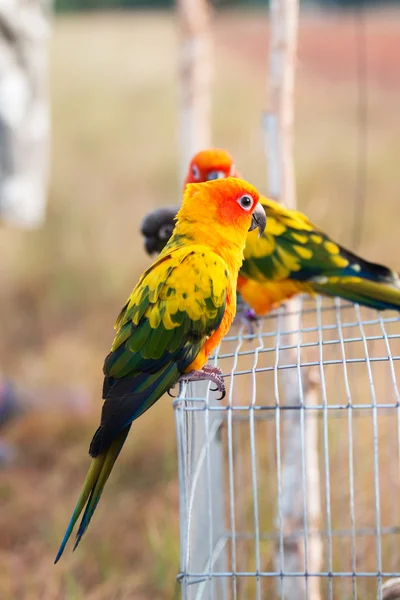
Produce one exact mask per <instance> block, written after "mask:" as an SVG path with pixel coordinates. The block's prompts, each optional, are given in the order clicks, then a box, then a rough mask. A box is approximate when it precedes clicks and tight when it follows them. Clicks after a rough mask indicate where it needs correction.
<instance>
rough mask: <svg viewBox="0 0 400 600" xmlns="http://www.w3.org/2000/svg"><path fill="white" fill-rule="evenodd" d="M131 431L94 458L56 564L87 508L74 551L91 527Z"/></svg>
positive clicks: (127, 429) (116, 439)
mask: <svg viewBox="0 0 400 600" xmlns="http://www.w3.org/2000/svg"><path fill="white" fill-rule="evenodd" d="M129 430H130V426H129V427H126V428H125V429H124V430H123V431H121V433H120V434H119V435H118V437H117V438H115V440H114V441H113V442H112V444H111V445H110V446H109V448H108V449H107V450H106V451H105V452H104V453H103V454H99V456H96V458H93V460H92V463H91V465H90V467H89V471H88V473H87V475H86V479H85V482H84V484H83V488H82V491H81V493H80V496H79V499H78V502H77V504H76V506H75V509H74V512H73V513H72V517H71V520H70V522H69V524H68V527H67V530H66V532H65V535H64V538H63V540H62V542H61V546H60V549H59V551H58V552H57V556H56V558H55V561H54V563H57V562H58V561H59V560H60V558H61V556H62V553H63V552H64V549H65V546H66V545H67V542H68V540H69V538H70V536H71V533H72V530H73V528H74V526H75V523H76V522H77V520H78V519H79V516H80V514H81V512H82V511H83V509H84V508H85V506H86V508H85V512H84V514H83V517H82V521H81V523H80V525H79V529H78V533H77V536H76V542H75V546H74V550H75V548H76V547H77V545H78V544H79V542H80V540H81V538H82V536H83V534H84V533H85V531H86V529H87V527H88V525H89V522H90V519H91V518H92V516H93V513H94V511H95V510H96V506H97V504H98V502H99V500H100V496H101V494H102V491H103V489H104V486H105V484H106V482H107V479H108V477H109V475H110V473H111V471H112V468H113V466H114V463H115V461H116V460H117V458H118V455H119V453H120V451H121V449H122V446H123V445H124V443H125V440H126V437H127V435H128V433H129Z"/></svg>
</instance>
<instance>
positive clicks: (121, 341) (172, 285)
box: [56, 246, 228, 562]
mask: <svg viewBox="0 0 400 600" xmlns="http://www.w3.org/2000/svg"><path fill="white" fill-rule="evenodd" d="M216 282H218V285H217V284H216ZM227 289H228V273H227V270H226V265H225V263H224V262H223V261H222V259H221V258H220V257H219V256H217V255H216V254H214V253H212V252H210V250H209V249H208V248H206V247H201V246H192V247H189V248H180V249H177V250H174V251H173V252H170V253H168V249H167V250H166V251H164V252H163V254H162V255H161V256H160V257H159V259H158V260H157V261H156V262H155V263H154V264H153V265H152V267H150V269H148V270H147V271H146V272H145V273H144V275H143V276H142V277H141V279H140V281H139V283H138V285H137V286H136V287H135V289H134V290H133V292H132V294H131V296H130V297H129V299H128V301H127V302H126V304H125V306H124V308H123V309H122V311H121V313H120V315H119V317H118V319H117V323H116V329H117V333H116V335H115V338H114V342H113V345H112V348H111V352H110V354H109V355H108V356H107V357H106V359H105V363H104V375H105V378H104V386H103V398H104V400H105V401H104V404H103V409H102V417H101V424H100V427H99V428H98V430H97V431H96V433H95V435H94V437H93V440H92V442H91V445H90V454H91V456H92V457H93V461H92V464H91V466H90V468H89V472H88V474H87V477H86V480H85V483H84V486H83V489H82V492H81V495H80V497H79V500H78V503H77V505H76V507H75V510H74V512H73V515H72V517H71V520H70V523H69V525H68V527H67V530H66V533H65V536H64V539H63V541H62V544H61V546H60V550H59V552H58V554H57V557H56V562H57V561H58V560H59V558H60V557H61V555H62V553H63V551H64V548H65V546H66V544H67V541H68V539H69V537H70V535H71V533H72V530H73V528H74V525H75V523H76V521H77V520H78V518H79V515H80V514H81V512H82V511H83V510H84V515H83V517H82V521H81V524H80V526H79V529H78V533H77V538H76V544H75V547H76V546H77V545H78V543H79V541H80V539H81V537H82V535H83V534H84V532H85V530H86V528H87V526H88V524H89V522H90V519H91V517H92V515H93V513H94V511H95V508H96V506H97V503H98V501H99V499H100V496H101V493H102V491H103V488H104V485H105V483H106V481H107V479H108V477H109V475H110V473H111V470H112V468H113V465H114V463H115V460H116V459H117V457H118V454H119V452H120V450H121V448H122V446H123V444H124V442H125V439H126V436H127V434H128V432H129V429H130V426H131V424H132V421H134V420H135V419H137V418H138V417H139V416H140V415H142V414H143V413H144V412H145V411H146V410H148V409H149V408H150V407H151V406H152V405H153V404H154V403H155V402H156V401H157V400H158V399H159V398H160V397H161V396H162V395H163V394H164V393H165V392H166V391H167V390H168V389H169V388H170V387H171V386H173V385H174V384H175V383H176V382H177V380H178V379H179V377H180V375H181V374H183V373H184V372H185V371H186V369H187V367H189V366H190V364H191V363H192V362H193V361H194V360H195V358H196V356H197V355H198V353H199V352H200V351H201V349H202V348H203V346H204V344H205V342H206V340H207V338H208V337H209V336H211V335H212V334H213V333H214V332H215V331H216V330H217V329H218V327H219V326H220V324H221V321H222V319H223V316H224V312H225V304H226V293H227Z"/></svg>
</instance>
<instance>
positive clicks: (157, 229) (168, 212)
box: [140, 206, 178, 255]
mask: <svg viewBox="0 0 400 600" xmlns="http://www.w3.org/2000/svg"><path fill="white" fill-rule="evenodd" d="M177 212H178V207H177V206H170V207H168V206H167V207H165V208H157V209H156V210H153V211H152V212H151V213H149V214H148V215H146V216H145V218H144V219H143V221H142V224H141V226H140V233H141V234H142V235H143V237H144V246H145V249H146V252H147V254H150V255H152V254H155V253H156V254H159V253H160V252H161V250H162V249H163V248H164V246H165V244H166V243H167V242H168V240H169V238H170V237H171V235H172V232H173V230H174V227H175V217H176V213H177Z"/></svg>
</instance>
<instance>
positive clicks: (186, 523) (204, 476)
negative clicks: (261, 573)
mask: <svg viewBox="0 0 400 600" xmlns="http://www.w3.org/2000/svg"><path fill="white" fill-rule="evenodd" d="M177 8H178V17H179V24H180V30H181V47H180V65H181V71H180V87H181V106H180V133H181V169H180V177H181V178H180V185H181V182H182V181H183V179H184V178H185V175H186V171H187V168H188V164H189V162H190V159H191V158H192V156H193V155H194V154H195V153H196V152H198V151H199V150H202V149H205V148H208V147H210V146H211V73H212V43H211V32H210V6H209V4H208V2H207V0H177ZM208 387H209V384H208V383H207V382H198V383H192V384H190V385H189V386H187V392H186V397H187V398H189V400H188V402H186V401H185V400H184V399H182V400H181V401H180V406H179V408H177V409H176V410H178V413H180V414H181V417H179V414H178V417H179V418H178V421H177V424H178V445H179V446H180V447H179V448H178V453H180V456H181V465H180V504H181V518H180V524H181V571H182V592H183V598H185V599H187V600H192V599H193V600H224V599H225V598H226V597H227V582H226V581H225V580H224V579H223V578H221V577H213V576H212V574H213V573H215V572H220V573H221V572H225V571H226V569H227V563H226V551H225V544H226V539H225V535H226V532H225V519H224V495H223V490H224V482H223V464H224V460H223V446H222V439H221V432H220V428H221V426H222V421H223V419H222V416H221V413H218V412H215V411H210V410H209V406H212V405H216V404H217V397H218V394H215V393H212V392H208ZM191 397H196V398H206V401H205V406H204V410H201V411H190V410H187V408H188V405H191V404H192V403H190V398H191ZM182 451H183V455H182ZM191 573H200V574H203V576H201V577H198V578H194V577H192V576H191Z"/></svg>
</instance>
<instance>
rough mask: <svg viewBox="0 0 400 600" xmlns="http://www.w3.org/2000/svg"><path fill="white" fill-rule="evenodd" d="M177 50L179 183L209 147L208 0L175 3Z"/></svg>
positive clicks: (209, 19) (209, 68) (210, 62)
mask: <svg viewBox="0 0 400 600" xmlns="http://www.w3.org/2000/svg"><path fill="white" fill-rule="evenodd" d="M177 7H178V14H179V24H180V30H181V47H180V89H181V108H180V136H181V138H180V139H181V144H180V147H181V172H180V181H183V180H184V178H185V175H186V171H187V168H188V164H189V162H190V159H191V158H192V156H193V155H194V154H196V152H198V151H199V150H204V149H205V148H209V147H210V146H211V77H212V40H211V32H210V21H211V18H210V10H211V9H210V6H209V4H208V0H177Z"/></svg>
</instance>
